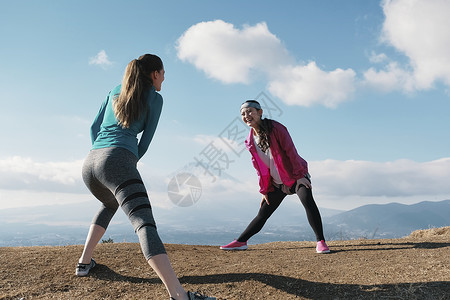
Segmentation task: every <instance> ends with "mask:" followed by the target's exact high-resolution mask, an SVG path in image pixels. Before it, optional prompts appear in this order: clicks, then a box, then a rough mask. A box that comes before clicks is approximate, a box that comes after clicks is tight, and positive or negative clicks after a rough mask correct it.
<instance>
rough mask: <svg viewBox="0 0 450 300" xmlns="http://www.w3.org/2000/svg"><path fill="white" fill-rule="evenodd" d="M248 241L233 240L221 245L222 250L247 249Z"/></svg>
mask: <svg viewBox="0 0 450 300" xmlns="http://www.w3.org/2000/svg"><path fill="white" fill-rule="evenodd" d="M247 248H248V247H247V242H238V241H236V240H234V241H232V242H231V243H229V244H228V245H225V246H220V249H222V250H247Z"/></svg>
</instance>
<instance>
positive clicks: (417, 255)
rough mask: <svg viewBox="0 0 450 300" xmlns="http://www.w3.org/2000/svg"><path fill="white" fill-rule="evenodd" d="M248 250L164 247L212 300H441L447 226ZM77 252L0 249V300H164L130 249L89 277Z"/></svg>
mask: <svg viewBox="0 0 450 300" xmlns="http://www.w3.org/2000/svg"><path fill="white" fill-rule="evenodd" d="M329 245H330V248H331V250H332V253H330V254H326V255H325V254H316V253H315V251H314V246H315V245H314V243H312V242H276V243H268V244H261V245H251V246H250V248H249V250H247V251H240V252H224V251H221V250H219V249H218V248H217V247H212V246H190V245H174V244H168V245H166V246H167V251H168V253H169V256H170V258H171V261H172V263H173V266H174V269H175V270H176V272H177V274H178V275H179V277H180V281H181V282H182V284H183V286H185V288H186V289H189V290H194V291H195V290H201V291H204V292H205V293H207V294H210V295H215V296H216V297H218V298H219V299H229V300H230V299H264V300H266V299H450V296H449V295H450V227H446V228H435V229H430V230H427V231H425V232H421V233H420V234H419V233H417V232H414V233H412V234H411V235H410V236H408V237H406V238H403V239H394V240H352V241H331V242H330V243H329ZM81 250H82V246H81V245H78V246H65V247H10V248H8V247H4V248H0V256H1V259H2V264H1V267H0V271H1V272H0V299H16V300H18V299H24V300H28V299H81V298H83V299H166V300H167V299H168V296H167V294H166V292H165V289H164V286H163V285H162V283H161V282H160V280H159V279H158V278H157V276H156V275H155V273H154V272H153V271H152V270H151V269H150V268H149V267H148V265H147V264H146V263H145V261H144V259H143V256H142V254H141V252H140V248H139V245H138V244H131V243H120V244H116V243H108V244H100V245H99V246H98V249H97V250H96V254H95V258H96V260H97V262H98V263H99V264H98V266H97V267H96V268H95V269H94V270H93V271H92V273H91V274H90V276H88V277H84V278H79V277H76V276H75V275H74V269H75V264H76V262H77V259H78V257H79V255H80V253H81Z"/></svg>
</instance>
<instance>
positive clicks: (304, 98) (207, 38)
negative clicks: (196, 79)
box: [177, 20, 355, 107]
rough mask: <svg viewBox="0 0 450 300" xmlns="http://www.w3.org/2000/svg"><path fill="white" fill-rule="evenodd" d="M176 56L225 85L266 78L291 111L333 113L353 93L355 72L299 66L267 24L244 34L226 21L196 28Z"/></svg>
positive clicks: (247, 29)
mask: <svg viewBox="0 0 450 300" xmlns="http://www.w3.org/2000/svg"><path fill="white" fill-rule="evenodd" d="M177 51H178V57H179V58H180V59H181V60H183V61H187V62H189V63H192V64H193V65H194V66H195V67H196V68H198V69H200V70H202V71H203V72H205V73H206V74H207V76H209V77H211V78H214V79H217V80H220V81H222V82H224V83H244V84H248V83H249V82H250V81H251V80H252V78H253V77H258V76H260V75H263V76H264V77H265V78H267V81H268V87H269V90H270V92H271V93H273V94H274V95H275V96H277V97H279V98H280V99H281V100H283V101H284V102H286V103H287V104H290V105H301V106H309V105H313V104H322V105H325V106H329V107H335V106H336V105H337V104H339V103H340V102H342V101H345V100H347V99H348V98H349V97H350V96H351V94H352V93H353V90H354V87H353V86H354V77H355V72H354V71H353V70H351V69H347V70H342V69H336V70H334V71H324V70H321V69H320V68H319V67H317V65H316V63H315V62H310V63H309V64H307V65H303V64H296V63H295V60H294V58H293V57H291V55H290V54H289V52H288V50H287V49H286V48H285V47H284V45H283V44H282V42H281V41H280V40H279V39H278V38H277V37H276V36H275V35H274V34H272V33H271V32H270V31H269V29H268V27H267V24H266V23H264V22H263V23H258V24H256V25H255V26H249V25H246V26H244V27H243V28H242V29H238V28H235V27H234V25H233V24H230V23H226V22H224V21H222V20H216V21H211V22H201V23H198V24H196V25H193V26H191V27H190V28H189V29H188V30H186V32H185V33H184V34H183V35H182V36H181V37H180V38H179V39H178V43H177ZM329 85H331V87H332V88H328V86H329ZM324 86H327V89H324V88H323V87H324ZM325 90H327V91H325Z"/></svg>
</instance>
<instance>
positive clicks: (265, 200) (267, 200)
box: [261, 195, 270, 206]
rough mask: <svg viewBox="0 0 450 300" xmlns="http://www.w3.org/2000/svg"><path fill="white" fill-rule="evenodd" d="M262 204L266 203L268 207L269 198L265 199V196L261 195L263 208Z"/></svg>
mask: <svg viewBox="0 0 450 300" xmlns="http://www.w3.org/2000/svg"><path fill="white" fill-rule="evenodd" d="M264 202H266V203H267V205H270V203H269V197H267V195H263V196H262V200H261V206H263V204H264Z"/></svg>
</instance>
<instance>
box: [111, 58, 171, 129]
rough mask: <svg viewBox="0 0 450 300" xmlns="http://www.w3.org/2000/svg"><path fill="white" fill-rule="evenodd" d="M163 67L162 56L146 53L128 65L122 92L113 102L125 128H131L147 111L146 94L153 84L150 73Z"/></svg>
mask: <svg viewBox="0 0 450 300" xmlns="http://www.w3.org/2000/svg"><path fill="white" fill-rule="evenodd" d="M162 69H163V63H162V60H161V58H159V57H158V56H156V55H153V54H144V55H142V56H140V57H139V58H138V59H133V60H132V61H131V62H130V63H129V64H128V65H127V67H126V69H125V73H124V75H123V80H122V87H121V89H120V94H119V95H118V96H117V98H115V99H114V103H113V108H114V114H115V116H116V119H117V120H118V122H119V124H120V125H122V127H123V128H129V127H130V125H131V123H133V122H134V121H137V120H139V118H140V117H141V116H142V114H143V113H146V112H147V109H148V108H147V102H146V96H147V93H148V92H149V90H150V88H151V87H152V86H153V81H152V78H151V77H150V74H151V73H152V72H154V71H158V72H159V71H161V70H162Z"/></svg>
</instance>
